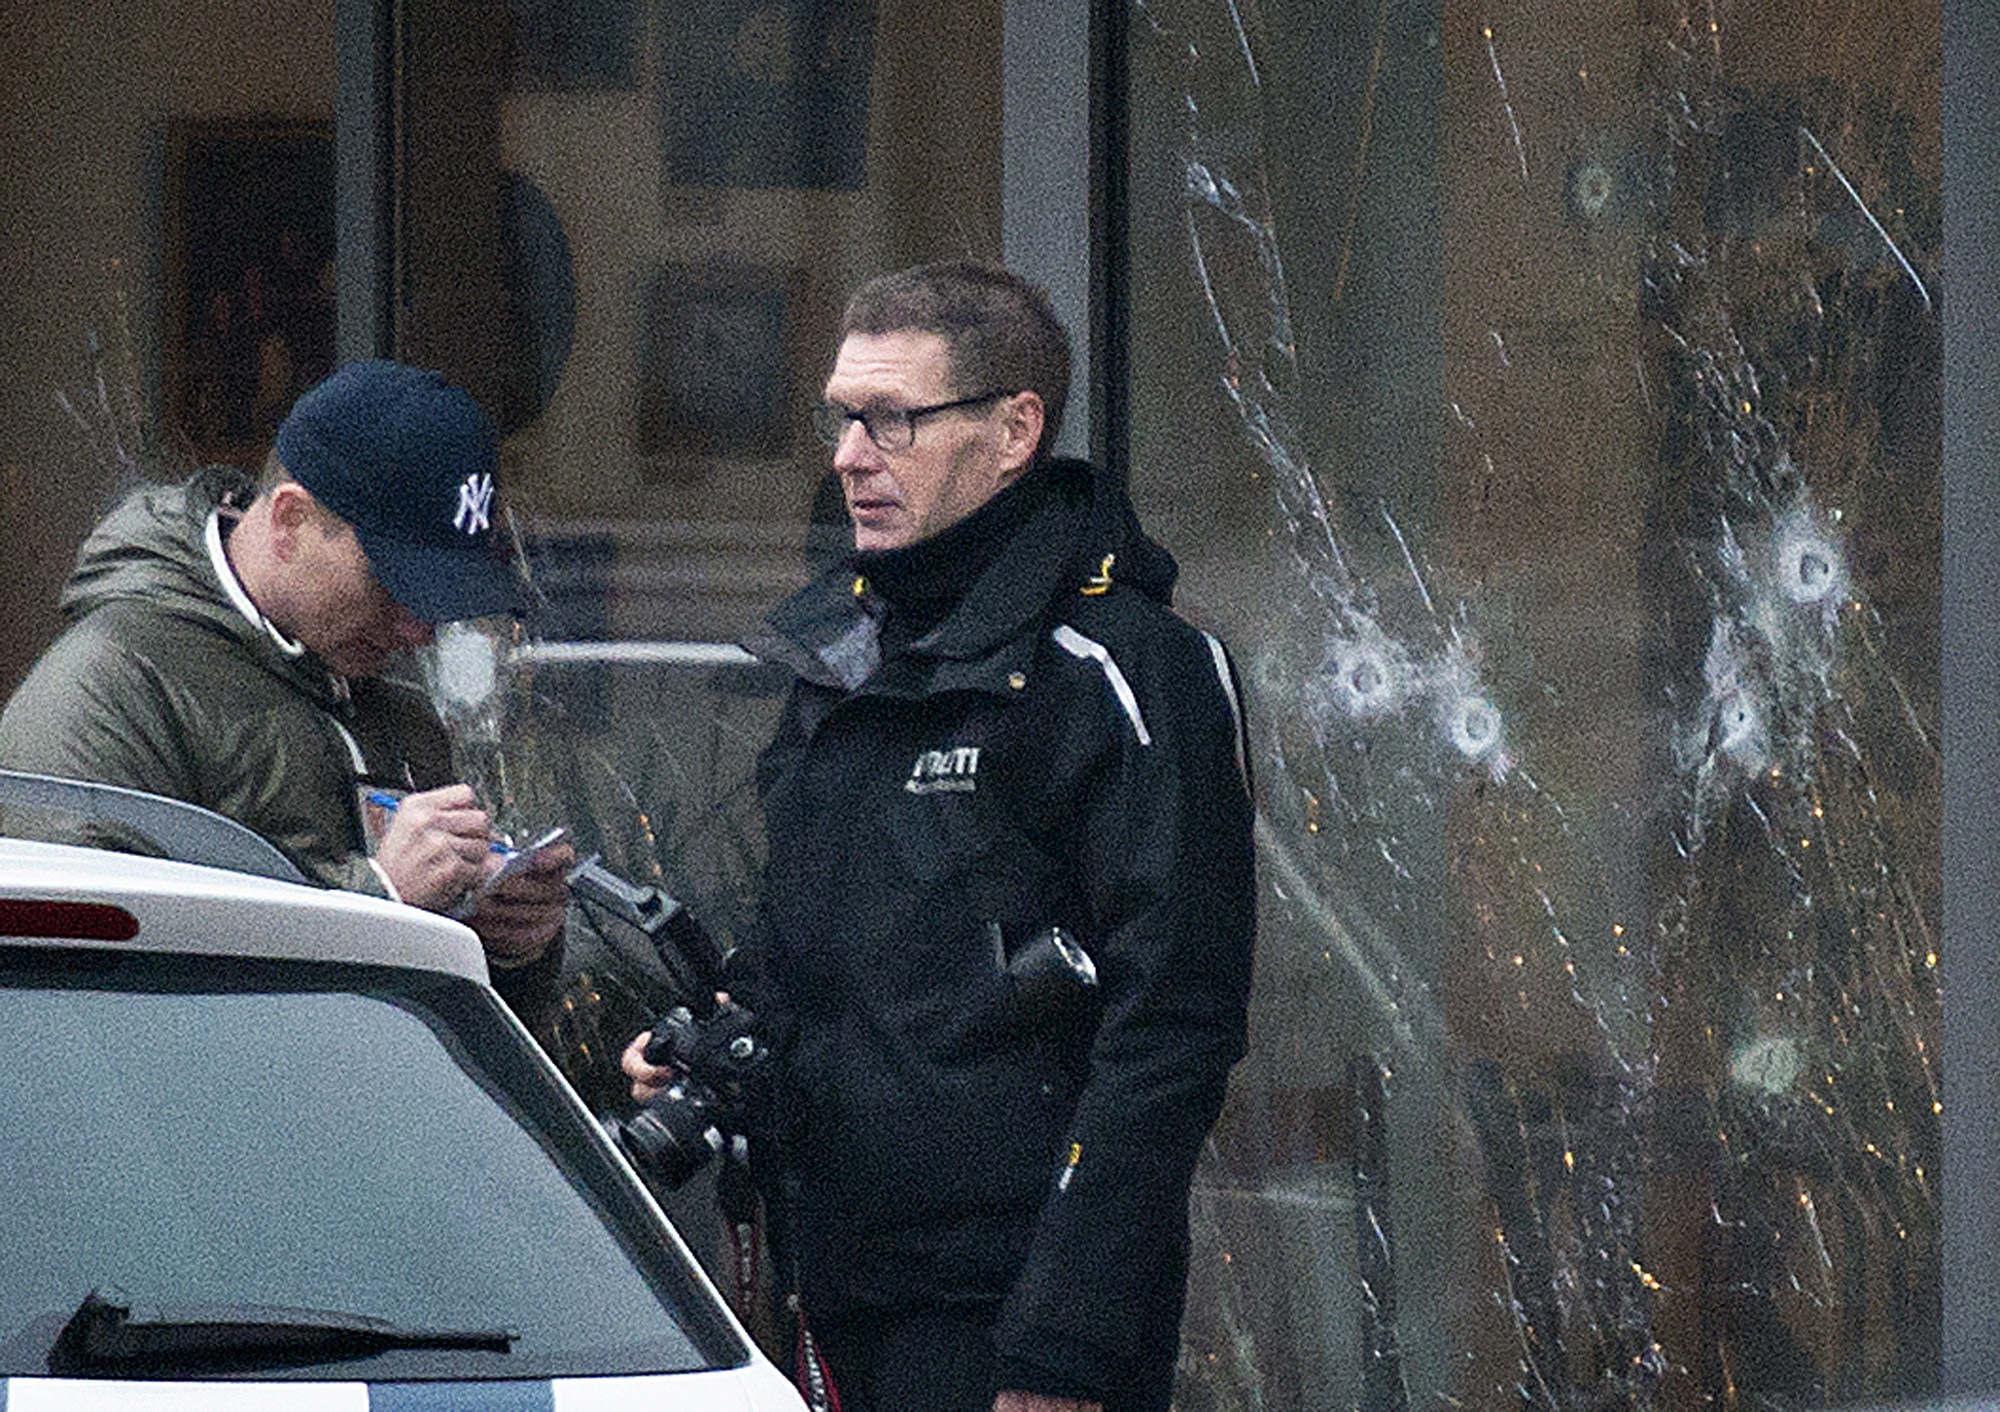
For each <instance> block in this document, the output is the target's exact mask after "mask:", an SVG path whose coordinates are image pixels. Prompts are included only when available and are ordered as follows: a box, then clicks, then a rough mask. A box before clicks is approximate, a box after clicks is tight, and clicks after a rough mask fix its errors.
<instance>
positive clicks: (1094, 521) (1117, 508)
mask: <svg viewBox="0 0 2000 1412" xmlns="http://www.w3.org/2000/svg"><path fill="white" fill-rule="evenodd" d="M1040 474H1045V475H1051V476H1054V477H1055V478H1056V480H1057V481H1058V483H1059V484H1061V485H1062V486H1063V487H1064V493H1065V494H1067V495H1070V496H1071V497H1072V498H1073V499H1075V500H1078V501H1086V502H1087V506H1088V508H1087V510H1086V512H1085V521H1084V529H1083V532H1082V534H1081V536H1080V539H1079V543H1078V555H1079V558H1078V560H1077V561H1076V562H1074V563H1072V564H1071V565H1070V566H1069V573H1070V575H1071V576H1072V577H1075V578H1076V580H1077V582H1078V584H1079V585H1080V586H1082V585H1088V586H1095V585H1096V584H1097V583H1098V582H1099V580H1101V579H1102V578H1104V577H1107V576H1108V577H1109V578H1110V579H1111V581H1112V582H1113V583H1122V584H1126V585H1129V586H1130V587H1132V588H1136V589H1138V590H1139V591H1140V592H1141V593H1143V594H1145V595H1146V596H1147V597H1148V598H1151V599H1154V600H1155V601H1157V602H1159V603H1161V604H1164V605H1167V606H1169V607H1170V606H1172V604H1173V599H1174V584H1175V582H1176V581H1177V580H1178V579H1179V578H1180V565H1178V564H1176V563H1175V562H1174V556H1173V555H1172V554H1170V553H1169V552H1168V551H1167V550H1166V548H1165V547H1164V546H1162V545H1160V544H1158V543H1156V542H1155V541H1154V540H1153V539H1151V538H1150V537H1148V535H1147V534H1146V531H1145V529H1144V528H1143V527H1141V525H1140V524H1139V515H1138V512H1137V511H1135V510H1134V509H1133V508H1132V496H1131V493H1130V491H1129V490H1128V488H1127V486H1126V482H1125V477H1124V476H1123V475H1121V474H1119V473H1117V472H1115V471H1108V470H1103V469H1100V468H1098V467H1096V466H1092V465H1090V464H1088V463H1087V462H1083V461H1073V460H1068V459H1060V460H1055V461H1051V462H1049V463H1048V464H1047V465H1046V466H1044V467H1043V468H1042V470H1041V472H1040ZM1107 554H1108V555H1112V556H1114V557H1113V559H1112V561H1111V563H1110V565H1109V567H1108V569H1107V567H1106V565H1105V561H1104V556H1105V555H1107Z"/></svg>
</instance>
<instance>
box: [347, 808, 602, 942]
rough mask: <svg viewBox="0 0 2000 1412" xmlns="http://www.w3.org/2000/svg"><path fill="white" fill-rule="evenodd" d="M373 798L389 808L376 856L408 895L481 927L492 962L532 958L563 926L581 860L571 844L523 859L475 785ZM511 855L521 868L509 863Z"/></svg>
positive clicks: (416, 902) (415, 901)
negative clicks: (573, 872)
mask: <svg viewBox="0 0 2000 1412" xmlns="http://www.w3.org/2000/svg"><path fill="white" fill-rule="evenodd" d="M369 802H370V803H371V804H373V805H375V806H377V807H379V808H382V809H384V810H386V811H387V812H388V819H389V823H388V827H387V828H386V829H385V830H384V831H383V834H382V840H381V842H380V843H379V844H378V845H377V846H376V850H375V861H376V863H377V864H378V865H379V866H380V867H381V869H382V871H383V872H384V873H385V874H387V875H388V878H389V880H390V882H391V883H393V884H394V885H395V888H396V891H397V892H398V893H399V894H400V895H401V896H402V899H403V900H404V901H405V902H408V903H411V904H412V905H414V906H417V907H423V908H426V909H428V910H430V911H433V912H444V913H447V914H449V915H453V916H457V917H459V918H460V919H461V920H462V921H464V922H465V924H466V925H467V926H469V927H471V928H472V929H473V931H475V932H477V933H478V934H479V939H480V940H481V941H482V942H483V943H484V944H485V946H486V954H487V958H488V959H489V960H490V961H492V962H494V963H495V964H498V965H520V964H523V963H525V962H529V961H533V960H535V959H536V958H538V957H540V956H541V955H542V954H543V953H544V952H545V951H547V950H548V947H549V944H550V942H552V941H553V940H554V939H555V938H556V936H557V935H559V934H560V933H561V931H562V927H563V919H564V916H565V914H566V912H567V910H568V906H569V884H568V881H567V874H568V871H569V868H570V866H571V865H572V864H573V863H575V862H576V851H575V849H573V848H571V847H570V845H569V844H567V843H554V844H552V845H551V846H548V847H537V848H535V849H533V850H531V855H530V856H529V857H528V858H527V860H526V865H525V866H520V861H521V860H520V859H518V858H517V857H516V855H515V853H514V850H513V849H511V848H509V847H508V846H507V845H506V843H505V842H504V841H500V840H496V839H494V837H493V821H492V818H491V817H490V816H489V815H488V814H487V812H486V811H485V810H484V809H482V808H480V807H479V801H478V799H477V797H476V796H475V795H474V794H473V792H472V787H471V786H470V785H463V784H452V785H446V786H444V787H443V788H441V789H428V790H422V791H420V792H418V793H416V794H406V795H404V796H403V797H402V798H401V799H397V798H396V797H395V796H393V795H386V794H384V795H370V796H369ZM510 859H513V860H514V861H515V865H516V867H517V868H518V871H516V870H513V869H509V860H510ZM503 870H506V872H507V875H506V876H504V877H502V876H501V874H502V872H503ZM489 879H490V880H491V884H492V885H490V886H487V885H486V884H487V883H488V881H489ZM468 903H469V904H470V906H469V908H468V907H467V906H466V904H468Z"/></svg>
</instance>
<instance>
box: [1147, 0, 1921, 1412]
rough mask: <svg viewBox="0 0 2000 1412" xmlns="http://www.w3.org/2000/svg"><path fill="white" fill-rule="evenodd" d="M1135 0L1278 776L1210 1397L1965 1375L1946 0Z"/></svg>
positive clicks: (1158, 282)
mask: <svg viewBox="0 0 2000 1412" xmlns="http://www.w3.org/2000/svg"><path fill="white" fill-rule="evenodd" d="M1129 17H1130V33H1129V36H1128V44H1129V64H1130V82H1131V115H1130V124H1131V127H1130V130H1131V138H1130V141H1131V150H1130V156H1131V169H1130V183H1131V188H1130V190H1131V202H1132V211H1131V221H1132V229H1133V236H1132V249H1131V257H1132V279H1131V282H1132V287H1133V290H1134V300H1133V311H1132V327H1133V335H1134V336H1133V338H1132V366H1133V395H1132V406H1133V415H1132V427H1131V445H1132V458H1131V459H1132V478H1133V483H1134V487H1135V492H1136V493H1137V494H1138V495H1139V497H1141V499H1142V501H1143V502H1144V503H1143V504H1142V511H1143V512H1144V513H1146V514H1147V515H1148V516H1149V518H1150V520H1151V521H1152V522H1155V523H1157V524H1158V525H1159V528H1160V531H1161V537H1162V538H1163V539H1164V540H1166V541H1167V542H1169V543H1171V544H1172V545H1173V546H1174V548H1175V550H1176V551H1177V552H1178V553H1180V554H1181V556H1182V558H1183V560H1184V565H1185V568H1186V575H1185V578H1184V580H1183V583H1184V588H1183V595H1182V607H1183V611H1185V612H1188V613H1189V614H1190V615H1192V616H1196V617H1200V618H1204V619H1206V620H1207V621H1208V622H1209V623H1211V624H1213V625H1215V626H1218V627H1220V628H1221V629H1222V630H1223V631H1224V632H1225V634H1226V635H1227V636H1228V637H1229V638H1230V640H1231V642H1232V644H1233V645H1234V647H1235V649H1236V651H1237V653H1238V654H1239V656H1240V657H1241V658H1242V659H1243V661H1244V662H1245V664H1246V671H1247V674H1248V676H1249V677H1250V686H1251V710H1252V721H1253V729H1254V732H1255V737H1256V741H1257V745H1258V757H1259V758H1258V767H1259V791H1260V797H1261V816H1260V823H1259V830H1260V832H1259V842H1260V858H1261V866H1262V870H1263V887H1264V892H1263V907H1264V913H1263V917H1262V929H1261V940H1260V952H1259V973H1258V990H1257V1001H1256V1007H1257V1008H1256V1016H1255V1022H1254V1023H1255V1033H1254V1036H1253V1046H1252V1056H1251V1058H1250V1059H1249V1060H1248V1061H1246V1063H1245V1065H1244V1066H1243V1068H1242V1069H1241V1071H1240V1072H1239V1073H1238V1075H1237V1081H1236V1085H1235V1087H1234V1090H1233V1093H1232V1098H1231V1102H1230V1106H1229V1108H1228V1110H1227V1112H1226V1113H1225V1116H1224V1120H1223V1123H1222V1125H1221V1126H1220V1127H1219V1128H1218V1130H1217V1133H1216V1135H1215V1138H1214V1140H1213V1141H1212V1143H1211V1144H1210V1150H1209V1153H1208V1156H1207V1159H1206V1161H1205V1163H1204V1166H1203V1169H1202V1173H1201V1177H1200V1181H1199V1186H1198V1190H1197V1194H1196V1205H1195V1210H1196V1217H1197V1232H1198V1233H1197V1250H1196V1257H1195V1270H1194V1275H1193V1280H1192V1283H1191V1287H1190V1302H1189V1310H1188V1318H1187V1326H1186V1341H1185V1347H1184V1354H1183V1364H1182V1374H1181V1396H1180V1399H1179V1405H1181V1406H1183V1407H1188V1408H1195V1407H1200V1408H1211V1407H1212V1408H1250V1407H1257V1408H1334V1407H1350V1406H1355V1405H1360V1406H1364V1407H1369V1408H1388V1407H1401V1406H1412V1407H1437V1406H1463V1407H1478V1408H1491V1407H1501V1406H1528V1407H1541V1408H1582V1407H1634V1406H1637V1407H1654V1406H1658V1407H1696V1406H1718V1407H1745V1408H1781V1407H1783V1408H1790V1407H1804V1406H1838V1405H1843V1404H1854V1403H1861V1402H1869V1401H1875V1400H1883V1401H1887V1400H1893V1399H1896V1398H1903V1397H1910V1396H1914V1395H1920V1394H1924V1393H1927V1392H1933V1391H1935V1388H1936V1378H1937V1367H1938V1348H1939V1305H1938V1287H1939V1270H1940V1264H1939V1220H1938V1201H1939V1195H1938V1185H1937V1160H1938V1147H1939V1128H1940V1123H1941V1121H1942V1118H1941V1114H1942V1108H1941V1097H1940V1093H1941V1089H1940V1075H1939V1072H1938V1067H1937V1062H1936V1052H1937V1045H1938V1034H1939V992H1938V981H1937V965H1938V956H1937V933H1938V922H1939V914H1940V898H1939V792H1940V762H1939V750H1938V719H1939V705H1938V682H1939V664H1938V626H1939V578H1940V558H1939V542H1940V530H1939V524H1940V521H1939V465H1940V420H1939V405H1940V389H1941V378H1940V327H1939V319H1938V300H1939V298H1940V288H1939V284H1940V279H1939V251H1940V233H1939V225H1940V217H1939V210H1940V182H1941V160H1940V99H1939V92H1940V38H1939V11H1938V8H1937V6H1935V5H1933V4H1925V3H1902V0H1891V3H1887V4H1884V5H1878V6H1870V7H1866V9H1865V12H1864V10H1863V9H1862V8H1861V7H1856V6H1852V5H1846V4H1833V3H1830V0H1829V2H1828V3H1816V0H1800V2H1799V3H1792V4H1783V5H1764V6H1749V5H1742V4H1731V3H1721V0H1713V2H1712V3H1699V2H1693V0H1690V2H1689V3H1676V0H1660V2H1659V3H1650V2H1649V3H1646V4H1642V5H1638V6H1625V7H1608V8H1607V7H1602V6H1597V5H1592V4H1585V3H1581V2H1580V0H1554V3H1551V2H1550V0H1539V3H1535V4H1529V3H1525V0H1514V2H1513V3H1509V0H1494V3H1479V4H1474V3H1460V0H1443V3H1441V4H1437V3H1430V4H1426V3H1405V0H1332V2H1331V3H1325V4H1315V5H1310V6H1307V5H1282V4H1281V5H1268V4H1256V3H1239V0H1142V3H1138V4H1136V5H1134V6H1133V7H1132V8H1131V10H1130V11H1129Z"/></svg>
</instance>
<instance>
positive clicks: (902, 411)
mask: <svg viewBox="0 0 2000 1412" xmlns="http://www.w3.org/2000/svg"><path fill="white" fill-rule="evenodd" d="M1013 395H1014V393H1013V392H1011V391H1008V390H1005V389H1001V390H997V391H993V392H982V393H980V394H979V395H978V396H977V397H958V398H954V399H953V400H952V401H950V402H933V403H932V404H931V405H930V406H928V407H845V406H842V405H841V404H840V403H838V402H821V403H818V404H817V405H815V406H814V408H813V409H812V425H813V432H814V434H815V435H817V436H818V437H819V439H820V440H821V441H823V442H825V443H826V444H827V445H828V446H829V447H837V446H839V445H840V442H841V439H842V438H843V437H845V436H846V435H847V427H848V424H849V423H850V422H859V423H861V430H862V431H864V432H866V433H867V435H868V439H869V440H870V441H872V442H874V443H875V445H876V447H877V449H879V450H882V451H907V450H909V449H910V448H911V447H912V446H914V445H916V442H917V419H918V418H919V417H928V416H931V415H932V414H934V413H937V412H955V411H957V410H958V409H959V408H961V407H977V406H978V405H979V404H980V403H982V402H997V401H998V400H999V399H1001V398H1002V397H1012V396H1013ZM891 427H900V428H901V429H902V430H901V434H900V439H894V440H890V439H885V435H884V434H885V433H886V432H888V430H889V428H891Z"/></svg>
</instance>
